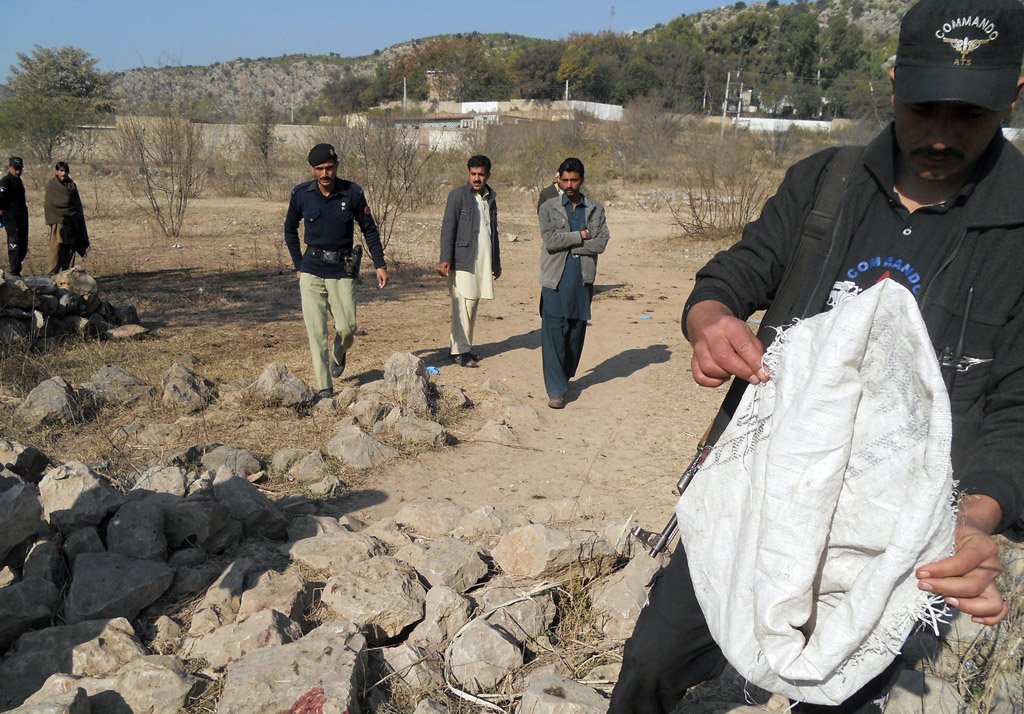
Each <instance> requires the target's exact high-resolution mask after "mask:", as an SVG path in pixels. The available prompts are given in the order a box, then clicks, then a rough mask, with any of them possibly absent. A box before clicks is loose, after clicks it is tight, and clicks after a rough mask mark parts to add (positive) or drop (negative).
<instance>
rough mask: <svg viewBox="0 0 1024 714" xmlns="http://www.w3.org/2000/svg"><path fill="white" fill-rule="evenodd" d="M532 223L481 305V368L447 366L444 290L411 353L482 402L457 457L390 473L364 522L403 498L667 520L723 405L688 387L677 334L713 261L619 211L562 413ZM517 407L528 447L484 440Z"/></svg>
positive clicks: (464, 425)
mask: <svg viewBox="0 0 1024 714" xmlns="http://www.w3.org/2000/svg"><path fill="white" fill-rule="evenodd" d="M503 218H504V217H503ZM516 219H520V222H519V223H518V224H517V223H516ZM527 221H528V218H523V217H522V216H521V215H516V216H513V220H512V221H511V223H512V224H513V225H514V226H515V227H516V229H517V234H518V235H519V241H517V242H515V243H508V242H504V243H503V245H502V250H503V263H504V275H503V276H502V278H501V279H500V280H499V281H498V283H497V291H498V294H497V296H496V299H495V300H494V301H493V302H482V303H481V308H480V318H479V320H478V324H477V335H476V340H475V341H476V344H477V346H478V349H477V351H478V352H479V354H480V355H481V357H482V362H481V365H480V368H479V369H465V368H461V367H458V366H455V365H451V364H450V363H448V361H447V360H446V358H445V355H446V353H447V349H446V341H447V297H446V294H445V292H444V290H443V286H442V285H441V283H440V281H437V283H436V286H437V287H436V291H435V294H434V295H432V296H431V297H430V298H429V299H428V302H429V308H425V309H424V312H423V313H422V315H423V321H422V323H421V324H420V326H419V329H414V332H415V334H416V335H417V337H420V336H422V338H423V339H425V340H426V341H427V343H428V344H429V345H430V346H429V347H426V346H423V347H419V346H414V347H412V349H413V351H416V352H417V353H418V354H421V356H423V357H424V359H425V360H426V361H427V363H428V364H433V365H436V366H438V367H439V369H440V372H441V374H440V376H438V377H437V379H438V380H439V381H441V382H448V383H451V384H457V385H459V386H462V387H463V388H465V389H466V390H467V391H468V392H469V393H470V395H471V396H472V397H473V398H474V400H476V401H477V402H478V404H477V407H476V408H475V409H474V410H473V411H472V413H471V414H470V416H469V417H467V418H466V419H465V420H464V421H463V422H461V423H460V424H459V426H458V428H457V429H456V434H457V436H458V437H459V439H460V441H461V443H460V444H459V445H458V446H457V447H455V448H451V449H445V450H442V451H439V452H432V453H427V454H424V455H422V456H420V457H419V458H417V459H415V460H407V461H404V462H402V463H400V464H399V465H397V466H396V467H392V468H389V469H388V471H387V477H386V483H379V484H375V485H376V486H377V488H379V489H381V490H383V491H385V492H386V493H387V494H388V500H386V501H385V502H383V503H381V504H379V505H376V506H374V507H373V508H371V509H368V510H367V511H365V512H364V513H365V515H367V516H370V517H376V516H379V515H387V514H389V513H390V512H393V511H394V510H396V509H397V508H398V505H399V503H400V501H401V500H403V499H411V498H416V497H419V496H422V495H433V496H447V497H451V498H453V499H455V500H457V501H459V502H462V503H465V504H467V505H484V504H495V505H497V504H503V505H507V506H514V507H517V508H520V509H524V510H526V511H527V512H530V511H532V510H534V509H536V508H538V507H540V508H542V507H543V505H542V502H543V501H550V500H561V499H565V498H577V497H578V498H579V499H580V506H579V511H580V514H581V515H583V514H589V515H595V516H602V517H605V518H606V519H607V520H609V521H617V520H620V519H621V520H625V519H626V518H627V517H628V516H630V514H632V513H634V512H635V513H636V514H637V517H638V518H639V519H640V520H641V521H642V522H644V523H645V524H646V525H648V526H657V527H658V528H660V527H661V525H662V524H663V522H664V519H665V518H666V517H667V515H668V513H669V512H670V510H671V508H672V506H673V503H674V501H673V499H672V496H671V487H672V486H673V485H674V483H675V479H676V477H677V475H678V473H679V471H680V470H681V469H682V468H683V467H684V466H685V464H686V463H687V462H688V460H689V458H690V456H691V455H692V452H693V449H694V446H695V444H696V442H697V440H698V438H699V436H700V434H701V433H702V432H703V430H704V428H705V426H706V422H707V420H708V419H709V418H710V415H711V414H712V412H713V409H714V406H715V404H717V401H718V399H719V395H717V394H716V393H715V392H711V391H708V390H699V389H698V388H696V387H695V386H694V385H693V384H692V382H691V381H690V378H689V361H690V352H689V346H688V345H687V344H686V343H685V341H684V340H683V338H682V335H681V334H680V331H679V323H678V320H679V315H680V312H681V309H682V304H683V301H684V300H685V297H686V295H687V294H688V293H689V290H690V288H691V287H692V275H693V272H694V269H695V266H696V265H697V262H698V261H702V260H703V257H704V256H706V255H707V254H708V251H706V250H705V251H697V250H695V251H693V252H692V254H691V255H688V254H687V252H684V251H682V250H680V248H679V246H680V244H681V241H679V240H678V239H674V240H673V241H672V242H670V241H669V232H670V229H669V227H668V226H667V225H664V223H663V222H660V221H656V220H652V218H651V217H650V216H649V215H648V214H644V213H640V212H629V211H626V210H622V209H614V208H613V209H611V210H609V227H610V230H611V234H612V241H611V242H610V243H609V248H608V252H607V253H606V255H605V256H602V258H601V260H600V263H599V268H598V280H597V286H596V292H597V295H596V297H595V301H594V308H593V323H592V325H591V327H590V328H589V330H588V332H587V339H586V346H585V349H584V354H583V360H582V363H581V365H580V371H579V374H578V375H577V378H576V379H575V380H574V381H573V383H572V386H571V388H570V397H569V404H568V406H567V407H566V408H565V409H564V410H560V411H559V410H552V409H549V408H548V407H547V396H546V394H545V392H544V385H543V380H542V377H541V364H540V333H539V326H540V318H539V316H538V314H537V297H538V295H539V285H538V283H537V271H538V261H539V257H538V253H539V250H540V241H539V237H537V236H536V235H535V233H536V229H535V228H534V229H533V232H532V233H530V232H528V231H529V229H530V227H531V226H530V225H529V223H528V222H527ZM505 222H506V223H507V222H509V221H508V219H507V218H506V219H505ZM505 232H506V231H505V230H504V229H503V234H504V233H505ZM673 243H674V251H673V252H669V251H670V249H672V248H673ZM360 319H361V321H363V320H370V319H372V318H370V317H369V316H367V317H365V318H364V317H363V316H362V315H361V317H360ZM364 324H370V322H365V323H364ZM410 327H411V326H410ZM369 339H370V340H371V341H375V340H376V335H374V336H372V337H371V338H369ZM406 349H409V347H407V348H406ZM509 404H513V405H518V406H520V407H522V406H525V407H528V409H525V410H524V409H517V410H516V411H515V412H514V414H513V415H512V416H510V417H509V421H511V422H512V424H513V426H514V428H515V430H516V434H517V436H518V437H519V440H520V442H519V444H518V446H514V447H507V446H502V445H500V444H495V443H484V442H480V441H475V440H474V437H475V433H476V431H477V430H478V429H479V428H480V427H481V426H482V425H483V423H484V422H485V421H487V420H489V419H497V420H501V419H502V418H503V417H505V416H506V414H507V410H506V408H507V406H508V405H509ZM531 410H532V412H531ZM533 414H536V418H535V419H534V418H533Z"/></svg>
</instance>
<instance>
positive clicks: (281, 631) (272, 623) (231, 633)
mask: <svg viewBox="0 0 1024 714" xmlns="http://www.w3.org/2000/svg"><path fill="white" fill-rule="evenodd" d="M300 637H302V629H301V628H300V627H299V625H298V624H297V623H295V622H294V621H292V620H291V619H289V618H288V617H287V616H285V615H283V614H281V613H280V612H278V611H277V610H263V611H261V612H257V613H255V614H253V615H252V616H251V617H249V618H248V619H246V620H243V621H241V622H235V623H234V624H231V625H225V626H224V627H220V628H217V629H216V630H214V631H213V632H211V633H209V634H206V635H203V636H202V637H200V638H198V639H196V640H194V641H192V642H191V643H187V644H186V645H185V652H186V653H187V655H188V657H189V658H190V659H198V658H202V659H205V660H206V661H207V663H208V664H209V665H210V666H211V667H213V668H214V669H217V670H220V669H224V668H225V667H227V666H228V665H229V664H231V663H232V662H234V661H236V660H239V659H241V658H242V657H244V656H245V655H246V654H247V653H249V652H252V651H253V650H256V649H259V648H261V647H273V646H275V645H285V644H288V643H289V642H294V641H295V640H297V639H299V638H300Z"/></svg>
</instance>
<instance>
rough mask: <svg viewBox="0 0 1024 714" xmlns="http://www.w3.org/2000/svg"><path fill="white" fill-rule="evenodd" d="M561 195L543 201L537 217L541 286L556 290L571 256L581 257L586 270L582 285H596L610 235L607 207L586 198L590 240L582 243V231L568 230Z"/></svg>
mask: <svg viewBox="0 0 1024 714" xmlns="http://www.w3.org/2000/svg"><path fill="white" fill-rule="evenodd" d="M562 198H563V197H562V196H555V197H554V198H550V199H548V200H547V201H545V202H544V204H543V205H542V206H541V207H540V211H539V213H538V214H537V218H538V220H539V221H540V237H541V240H542V241H543V244H542V245H541V249H540V284H541V286H542V287H545V288H551V289H554V288H557V287H558V281H559V280H560V279H561V277H562V270H564V269H565V260H566V258H567V257H568V255H569V254H570V253H571V254H573V255H578V256H579V257H580V267H581V268H582V270H583V284H584V285H593V283H594V279H595V278H596V277H597V256H598V255H600V254H601V253H603V252H604V249H605V247H606V246H607V245H608V239H609V238H611V235H610V234H609V233H608V224H607V223H606V222H605V218H604V206H602V205H601V204H600V203H597V202H596V201H593V200H591V199H589V198H586V197H584V199H583V200H584V202H585V209H586V215H587V230H588V231H590V238H588V239H587V240H583V239H582V238H581V237H580V231H573V230H569V218H568V217H567V216H566V215H565V208H564V207H563V206H562Z"/></svg>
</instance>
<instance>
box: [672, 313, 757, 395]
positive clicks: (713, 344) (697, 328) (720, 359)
mask: <svg viewBox="0 0 1024 714" xmlns="http://www.w3.org/2000/svg"><path fill="white" fill-rule="evenodd" d="M686 331H687V334H688V335H689V337H690V344H692V345H693V358H692V359H691V360H690V371H691V372H692V373H693V381H695V382H696V383H697V384H699V385H701V386H702V387H718V386H721V385H722V384H725V382H727V381H728V380H729V379H730V378H731V377H733V376H734V375H735V376H737V377H739V378H741V379H745V380H747V381H748V382H750V383H751V384H760V383H761V382H764V381H767V380H768V378H769V377H768V373H767V372H765V370H764V367H762V366H761V357H762V355H763V354H764V345H762V344H761V341H760V340H759V339H757V337H756V336H755V335H754V333H753V332H751V330H750V328H749V327H747V323H745V322H744V321H743V320H741V319H739V318H738V317H736V316H734V315H733V314H732V312H731V311H730V310H729V308H728V307H727V306H726V305H724V304H723V303H720V302H717V301H715V300H704V301H702V302H699V303H697V304H696V305H694V306H693V307H691V308H690V311H689V313H688V314H687V317H686Z"/></svg>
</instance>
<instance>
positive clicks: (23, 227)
mask: <svg viewBox="0 0 1024 714" xmlns="http://www.w3.org/2000/svg"><path fill="white" fill-rule="evenodd" d="M24 168H25V162H24V161H22V160H21V157H20V156H12V157H11V158H10V159H8V160H7V173H6V174H4V177H3V178H0V222H3V224H4V230H5V231H7V260H8V262H9V263H10V268H11V275H21V261H23V260H25V256H26V255H28V204H26V203H25V184H23V183H22V182H21V172H22V170H23V169H24Z"/></svg>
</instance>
